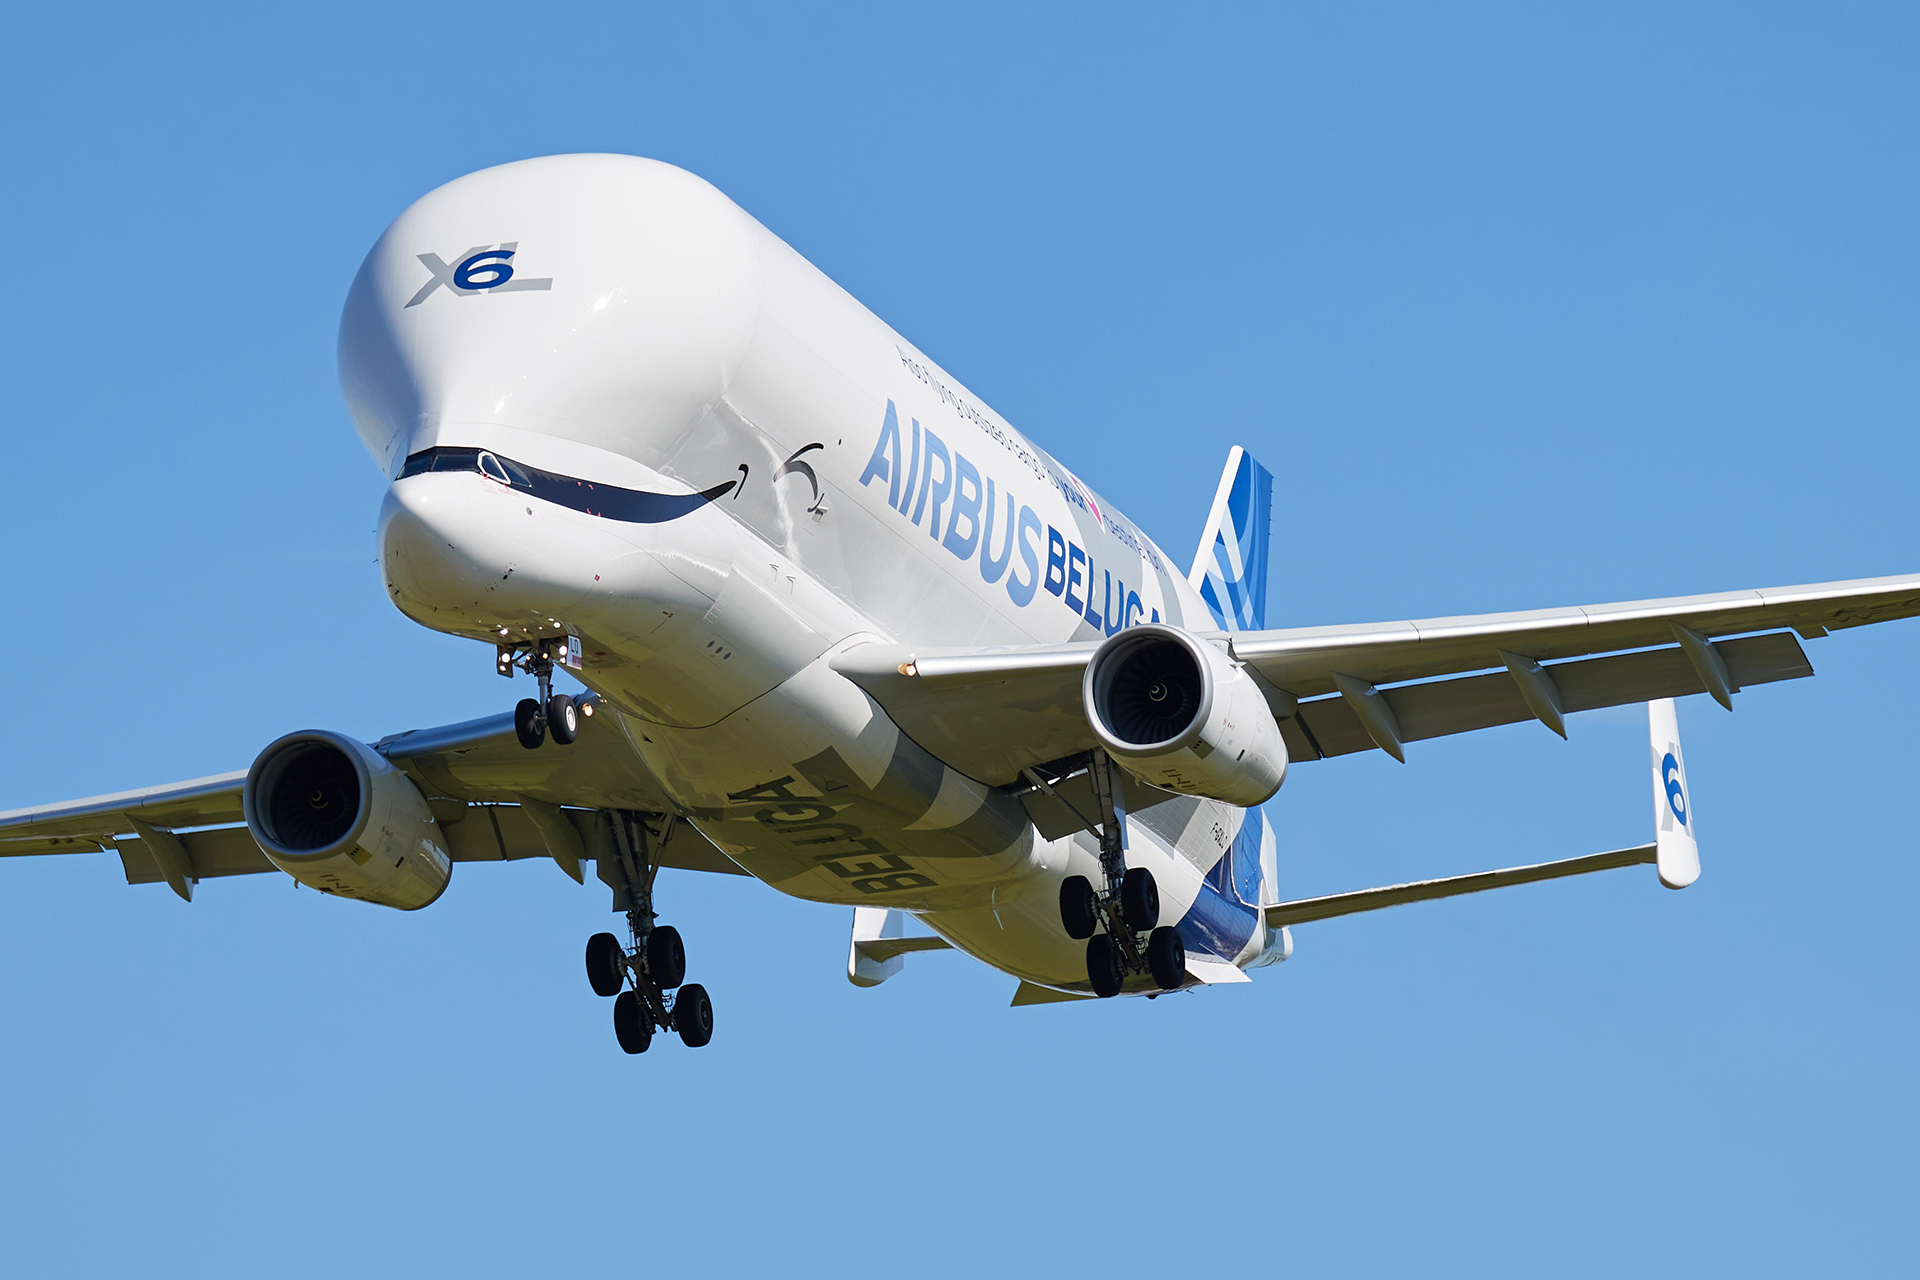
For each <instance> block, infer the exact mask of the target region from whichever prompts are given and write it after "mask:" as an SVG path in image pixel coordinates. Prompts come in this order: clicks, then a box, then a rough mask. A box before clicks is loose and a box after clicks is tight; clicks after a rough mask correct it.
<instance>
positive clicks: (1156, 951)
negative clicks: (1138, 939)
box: [1147, 924, 1187, 991]
mask: <svg viewBox="0 0 1920 1280" xmlns="http://www.w3.org/2000/svg"><path fill="white" fill-rule="evenodd" d="M1147 970H1148V972H1150V973H1152V974H1153V981H1154V985H1155V986H1157V987H1159V988H1160V989H1161V990H1162V991H1178V990H1179V989H1180V988H1181V987H1183V986H1185V985H1186V981H1187V944H1186V942H1185V941H1184V940H1182V938H1181V937H1180V931H1179V930H1178V929H1175V928H1174V927H1173V926H1172V925H1164V924H1163V925H1161V926H1160V927H1159V928H1158V929H1155V930H1154V931H1153V933H1152V934H1150V935H1149V936H1148V938H1147Z"/></svg>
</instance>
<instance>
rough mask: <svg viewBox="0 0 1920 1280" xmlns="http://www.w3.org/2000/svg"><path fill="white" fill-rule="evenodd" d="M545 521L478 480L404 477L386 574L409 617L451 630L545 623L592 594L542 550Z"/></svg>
mask: <svg viewBox="0 0 1920 1280" xmlns="http://www.w3.org/2000/svg"><path fill="white" fill-rule="evenodd" d="M543 523H544V521H543V520H542V519H541V518H540V517H539V516H537V515H536V514H535V513H534V512H533V511H532V510H531V509H530V508H528V507H526V505H525V504H523V503H521V502H520V501H518V499H517V497H516V495H515V494H514V493H513V492H512V491H511V490H509V489H507V488H505V487H504V486H501V485H497V484H495V483H494V482H493V481H491V480H488V479H485V478H484V477H482V476H480V475H478V474H474V473H455V474H440V473H429V474H424V475H414V476H404V477H402V478H401V479H399V480H396V481H394V482H393V484H392V485H391V486H389V487H388V489H387V496H386V500H385V501H384V502H383V503H382V505H381V509H380V529H379V549H380V568H381V572H382V574H383V575H384V576H385V578H386V583H387V592H388V594H389V596H390V597H391V598H392V599H393V602H394V604H395V605H397V606H398V607H399V609H400V611H401V612H402V613H405V614H406V615H407V616H408V617H411V618H413V619H415V620H416V621H418V622H422V623H424V624H426V625H428V626H431V627H434V628H436V629H439V630H443V631H473V632H475V633H478V632H492V631H494V630H496V629H497V628H498V627H500V626H503V625H512V626H515V627H518V626H521V625H523V624H526V623H528V622H533V623H545V622H546V621H547V620H548V619H549V618H552V617H555V616H557V615H558V614H559V613H560V612H562V611H563V610H565V609H567V608H569V607H570V606H572V605H573V604H575V603H576V602H578V601H579V599H580V598H581V597H582V596H583V595H584V594H585V588H584V586H583V585H582V584H580V583H577V582H572V583H570V582H568V581H566V580H565V579H566V578H568V577H572V576H574V575H570V574H557V573H555V572H553V570H554V569H555V568H556V557H555V556H554V555H553V554H551V552H549V551H547V550H545V549H543V548H542V547H540V546H539V545H538V543H539V535H540V534H541V533H542V532H543V530H542V528H541V527H540V526H541V525H542V524H543Z"/></svg>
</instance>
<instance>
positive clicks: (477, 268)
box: [453, 249, 513, 289]
mask: <svg viewBox="0 0 1920 1280" xmlns="http://www.w3.org/2000/svg"><path fill="white" fill-rule="evenodd" d="M512 256H513V253H512V251H511V250H509V251H507V252H505V253H502V252H500V251H499V250H497V249H496V250H494V251H492V252H490V253H476V254H474V255H473V256H472V257H471V258H468V259H467V260H466V261H465V262H463V263H461V264H460V265H459V266H457V267H455V268H454V270H453V282H454V283H455V284H457V285H459V286H460V287H461V288H462V289H491V288H493V286H495V285H497V284H505V283H506V282H507V281H509V280H511V279H513V264H512V263H510V262H508V261H507V259H509V258H511V257H512ZM480 275H485V276H486V279H484V280H482V279H479V278H478V277H479V276H480Z"/></svg>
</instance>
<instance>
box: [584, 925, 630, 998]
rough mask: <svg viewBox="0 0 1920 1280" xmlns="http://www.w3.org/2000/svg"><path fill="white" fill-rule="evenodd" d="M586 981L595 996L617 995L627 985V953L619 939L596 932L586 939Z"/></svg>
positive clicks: (608, 934)
mask: <svg viewBox="0 0 1920 1280" xmlns="http://www.w3.org/2000/svg"><path fill="white" fill-rule="evenodd" d="M587 981H588V982H590V983H592V984H593V994H595V995H597V996H617V995H619V994H620V988H621V987H624V986H626V985H627V953H626V952H625V951H624V950H623V949H622V948H621V946H620V939H618V938H616V937H614V936H613V935H612V934H610V933H596V934H594V935H593V936H592V937H591V938H588V939H587Z"/></svg>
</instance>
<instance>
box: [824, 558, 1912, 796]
mask: <svg viewBox="0 0 1920 1280" xmlns="http://www.w3.org/2000/svg"><path fill="white" fill-rule="evenodd" d="M1915 615H1920V575H1912V574H1909V575H1904V576H1900V577H1891V578H1863V579H1859V580H1856V581H1850V582H1828V583H1818V584H1814V585H1812V586H1800V587H1773V588H1767V589H1764V590H1758V591H1738V592H1727V593H1724V594H1719V595H1700V596H1678V597H1673V598H1670V599H1664V600H1637V601H1630V602H1627V603H1621V604H1603V605H1586V606H1582V607H1576V608H1565V609H1540V610H1534V611H1531V612H1526V613H1496V614H1482V615H1479V616H1475V617H1460V618H1430V619H1425V620H1422V621H1412V622H1380V623H1367V624H1362V625H1357V626H1332V627H1299V628H1293V629H1289V630H1283V631H1242V632H1239V633H1237V634H1234V635H1227V634H1226V633H1214V635H1213V636H1211V637H1209V638H1212V639H1214V640H1215V641H1216V643H1218V644H1220V645H1221V646H1222V647H1223V648H1226V649H1227V650H1228V652H1229V653H1231V654H1232V656H1233V657H1234V658H1235V659H1237V660H1238V661H1240V662H1241V663H1244V664H1245V665H1246V666H1247V667H1248V668H1249V669H1250V670H1251V671H1252V672H1253V673H1254V675H1255V676H1256V677H1257V678H1258V679H1259V681H1260V683H1261V686H1262V689H1263V691H1264V692H1265V693H1266V695H1267V701H1268V704H1269V705H1270V706H1272V708H1273V712H1274V715H1275V717H1276V718H1277V719H1278V720H1279V722H1280V728H1281V732H1282V733H1283V734H1284V735H1285V737H1286V740H1287V750H1288V753H1289V755H1290V756H1291V758H1292V759H1294V760H1295V761H1300V760H1317V759H1322V758H1324V757H1327V756H1336V755H1345V754H1347V753H1348V752H1353V751H1365V750H1369V749H1372V748H1375V747H1378V748H1380V749H1382V750H1384V751H1387V752H1388V753H1390V754H1392V755H1395V756H1397V757H1400V758H1402V759H1404V758H1405V755H1404V744H1406V743H1408V742H1417V741H1420V740H1422V739H1425V738H1435V737H1442V736H1445V735H1448V734H1455V733H1466V732H1469V731H1471V730H1474V729H1484V728H1489V727H1491V726H1493V725H1499V724H1512V723H1515V722H1517V721H1522V720H1529V719H1538V720H1540V721H1541V722H1542V723H1543V724H1545V725H1547V726H1548V727H1549V728H1551V729H1553V730H1554V731H1555V732H1556V733H1560V734H1562V735H1563V736H1564V734H1565V732H1566V726H1565V717H1566V716H1567V715H1569V714H1571V713H1573V712H1575V711H1589V710H1593V709H1595V708H1599V707H1612V706H1623V705H1626V704H1629V703H1635V702H1648V701H1652V700H1654V699H1657V698H1672V697H1681V696H1684V695H1686V694H1692V693H1711V694H1712V695H1713V696H1714V697H1715V698H1716V699H1718V700H1719V701H1720V702H1721V703H1722V704H1723V705H1725V706H1728V707H1731V706H1732V705H1733V703H1732V699H1733V695H1734V694H1735V693H1737V692H1739V691H1740V690H1741V689H1742V688H1744V687H1745V686H1748V685H1755V684H1766V683H1769V682H1771V681H1776V680H1793V679H1798V678H1801V677H1804V676H1810V675H1812V674H1813V667H1812V666H1811V665H1810V664H1809V663H1808V662H1807V659H1806V654H1805V653H1804V652H1803V651H1802V650H1801V648H1800V641H1799V639H1797V638H1796V637H1795V634H1794V633H1795V632H1797V633H1798V634H1799V637H1801V638H1806V639H1813V638H1815V637H1819V636H1824V635H1826V634H1827V633H1828V632H1829V631H1833V630H1839V629H1841V628H1845V627H1857V626H1863V625H1865V624H1867V623H1871V622H1885V621H1889V620H1891V619H1894V618H1910V617H1914V616H1915ZM1753 633H1762V634H1753ZM1722 637H1724V638H1722ZM1735 637H1738V638H1735ZM1099 644H1100V642H1098V641H1086V642H1083V643H1076V644H1064V645H1034V646H1027V647H1021V648H1002V649H975V650H964V649H930V650H929V649H909V648H906V647H904V646H899V645H879V644H873V645H862V646H858V647H856V648H853V649H849V650H847V651H845V652H844V653H842V654H840V655H839V656H837V657H835V658H834V659H833V665H834V668H835V669H836V670H838V671H839V672H840V673H841V674H843V675H845V676H847V677H848V678H849V679H851V680H853V681H854V682H855V683H857V684H859V685H860V686H861V687H862V688H864V689H866V691H867V692H868V693H870V694H872V695H873V697H874V699H875V700H876V701H878V702H879V703H880V705H881V706H883V707H885V708H886V710H887V712H888V714H889V715H891V716H892V717H893V718H894V720H895V721H896V722H897V723H898V724H899V725H900V727H901V728H902V729H903V730H905V731H906V732H907V734H909V735H910V736H911V737H913V738H914V739H915V740H916V741H918V742H919V743H920V744H921V745H923V746H925V747H926V748H927V749H928V750H929V751H931V752H933V754H934V755H936V756H938V757H940V759H941V760H943V761H944V762H945V763H947V764H948V765H951V766H952V767H953V768H955V769H957V770H959V771H960V772H962V773H964V774H966V775H968V776H969V777H972V778H975V779H977V780H979V781H981V782H986V783H990V784H993V785H996V786H1000V785H1007V784H1010V783H1013V782H1015V781H1016V780H1017V779H1018V777H1019V775H1020V772H1021V770H1023V769H1026V768H1028V767H1031V766H1034V765H1039V764H1044V763H1047V762H1050V761H1055V760H1061V759H1064V758H1066V757H1068V756H1071V755H1074V754H1076V753H1078V752H1082V751H1086V750H1089V749H1091V748H1092V747H1093V746H1094V744H1095V743H1094V737H1093V733H1092V731H1091V730H1090V729H1089V727H1088V725H1087V721H1086V716H1085V714H1084V712H1083V710H1082V708H1081V702H1080V677H1081V674H1082V673H1083V672H1084V670H1085V669H1086V665H1087V662H1088V660H1089V659H1090V658H1091V657H1092V656H1093V653H1094V651H1095V650H1096V649H1098V648H1099ZM1595 655H1602V656H1595ZM1468 672H1484V673H1486V674H1476V675H1468V674H1464V673H1468ZM1446 677H1452V678H1446ZM1416 682H1417V683H1416ZM1382 686H1392V687H1385V688H1383V687H1382Z"/></svg>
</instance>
